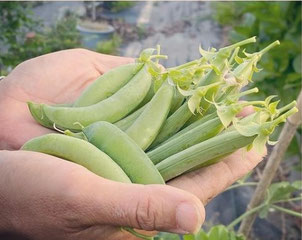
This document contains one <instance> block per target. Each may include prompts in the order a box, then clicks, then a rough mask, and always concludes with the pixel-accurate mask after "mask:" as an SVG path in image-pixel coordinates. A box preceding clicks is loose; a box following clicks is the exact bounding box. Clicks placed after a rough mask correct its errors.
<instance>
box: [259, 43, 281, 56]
mask: <svg viewBox="0 0 302 240" xmlns="http://www.w3.org/2000/svg"><path fill="white" fill-rule="evenodd" d="M277 45H280V42H279V41H278V40H276V41H275V42H272V43H271V44H270V45H268V46H267V47H265V48H263V49H262V50H261V51H260V52H258V53H257V54H260V55H263V54H264V53H266V52H268V51H269V50H271V49H272V48H273V47H275V46H277Z"/></svg>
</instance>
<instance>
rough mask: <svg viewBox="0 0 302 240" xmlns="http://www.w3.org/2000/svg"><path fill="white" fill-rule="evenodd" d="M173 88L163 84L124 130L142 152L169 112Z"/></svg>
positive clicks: (155, 134) (153, 137) (151, 140)
mask: <svg viewBox="0 0 302 240" xmlns="http://www.w3.org/2000/svg"><path fill="white" fill-rule="evenodd" d="M173 95H174V86H172V85H170V84H169V83H167V82H165V83H164V84H163V85H162V86H161V87H160V88H159V90H158V91H157V92H156V94H155V95H154V97H153V98H152V100H151V101H150V102H149V103H148V106H147V107H146V108H145V109H144V111H143V112H142V113H141V115H140V116H139V117H138V118H137V119H136V121H135V122H134V123H133V124H132V125H131V126H130V127H129V128H128V129H127V130H126V133H127V135H128V136H130V137H131V138H132V139H133V140H134V141H135V142H136V144H137V145H138V146H140V147H141V148H142V149H143V150H145V149H147V148H148V146H149V145H150V144H151V143H152V142H153V140H154V139H155V137H156V136H157V134H158V132H159V130H160V128H161V126H162V125H163V123H164V121H165V120H166V118H167V116H168V113H169V111H170V107H171V103H172V99H173Z"/></svg>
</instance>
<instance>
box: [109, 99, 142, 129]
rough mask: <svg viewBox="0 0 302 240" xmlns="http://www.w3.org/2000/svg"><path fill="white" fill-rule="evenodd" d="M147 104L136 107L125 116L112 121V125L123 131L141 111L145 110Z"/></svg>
mask: <svg viewBox="0 0 302 240" xmlns="http://www.w3.org/2000/svg"><path fill="white" fill-rule="evenodd" d="M147 104H148V103H147ZM147 104H146V105H144V106H142V107H141V108H139V109H137V110H136V111H135V112H133V113H131V114H130V115H128V116H127V117H125V118H123V119H121V120H119V121H118V122H116V123H114V125H115V126H117V127H118V128H119V129H121V130H123V131H125V130H127V129H128V128H129V127H130V126H131V125H132V124H133V123H134V122H135V120H136V119H137V118H138V117H139V116H140V115H141V113H142V112H143V111H144V110H145V108H146V107H147Z"/></svg>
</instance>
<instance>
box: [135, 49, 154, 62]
mask: <svg viewBox="0 0 302 240" xmlns="http://www.w3.org/2000/svg"><path fill="white" fill-rule="evenodd" d="M155 51H156V49H155V48H146V49H145V50H143V51H142V52H141V54H140V56H139V60H141V61H142V62H147V61H148V60H149V58H150V57H151V56H152V54H153V53H154V52H155Z"/></svg>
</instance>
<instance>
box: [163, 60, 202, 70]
mask: <svg viewBox="0 0 302 240" xmlns="http://www.w3.org/2000/svg"><path fill="white" fill-rule="evenodd" d="M198 63H199V59H196V60H193V61H191V62H187V63H185V64H182V65H179V66H176V67H172V68H167V70H168V71H169V70H180V69H184V68H187V67H191V66H194V65H196V64H198Z"/></svg>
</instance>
